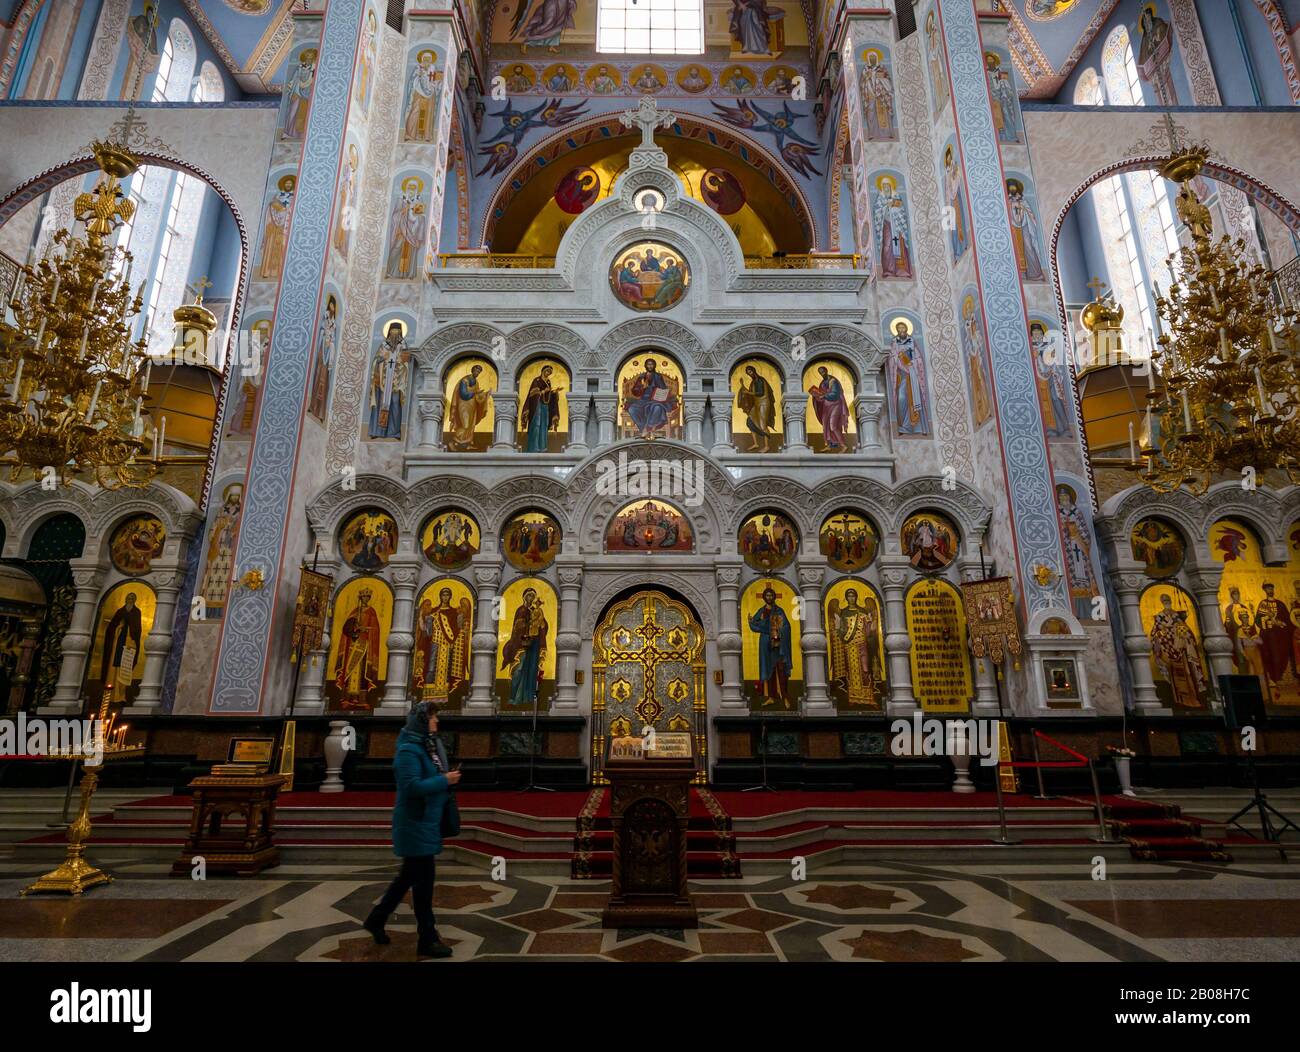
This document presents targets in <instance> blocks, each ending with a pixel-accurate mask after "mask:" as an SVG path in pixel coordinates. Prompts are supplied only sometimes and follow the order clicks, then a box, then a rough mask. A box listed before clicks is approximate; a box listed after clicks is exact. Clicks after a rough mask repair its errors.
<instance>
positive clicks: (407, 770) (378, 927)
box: [364, 701, 460, 957]
mask: <svg viewBox="0 0 1300 1052" xmlns="http://www.w3.org/2000/svg"><path fill="white" fill-rule="evenodd" d="M393 775H394V778H395V780H396V782H397V800H396V801H395V802H394V804H393V854H395V855H397V856H398V857H399V858H401V860H402V869H401V872H400V873H398V874H397V876H396V877H394V878H393V882H392V883H391V884H390V885H388V890H387V891H385V892H384V897H383V898H382V899H380V900H379V904H378V905H377V906H376V907H375V908H374V909H373V910H371V911H370V916H368V917H367V918H366V920H365V925H364V927H365V929H366V931H368V932H370V934H371V935H373V936H374V938H375V942H377V943H379V944H380V945H387V943H388V941H389V939H388V935H387V933H386V932H385V931H384V923H385V922H386V921H387V920H388V918H389V917H390V916H391V915H392V913H393V911H394V910H395V909H397V907H398V905H399V904H400V903H401V901H402V899H403V898H405V897H406V893H407V891H410V892H411V905H412V906H413V907H414V908H415V924H416V930H417V932H418V933H419V941H418V943H417V946H416V953H417V954H418V955H419V956H421V957H450V956H451V947H450V946H448V945H446V943H444V942H442V941H441V940H440V939H439V938H438V929H437V928H436V927H435V926H434V922H433V880H434V860H435V858H436V857H437V856H438V854H439V853H440V852H441V851H442V812H443V809H444V808H445V807H446V805H447V794H448V792H449V791H450V789H451V787H452V786H453V785H455V784H456V783H457V782H459V781H460V771H459V770H455V771H453V770H451V769H450V768H449V765H448V763H447V751H446V749H444V748H443V745H442V741H441V740H440V739H439V738H438V710H437V708H436V707H435V706H434V705H433V704H432V703H431V702H427V701H422V702H420V704H418V705H416V706H415V708H414V709H412V710H411V714H410V715H409V716H408V717H407V718H406V726H405V727H404V728H402V733H401V734H399V735H398V736H397V751H396V752H395V753H394V755H393Z"/></svg>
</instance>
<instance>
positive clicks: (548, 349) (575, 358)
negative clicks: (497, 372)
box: [501, 322, 591, 387]
mask: <svg viewBox="0 0 1300 1052" xmlns="http://www.w3.org/2000/svg"><path fill="white" fill-rule="evenodd" d="M590 354H591V348H590V347H588V345H587V341H586V340H584V339H583V338H582V337H581V336H579V335H578V334H577V333H576V332H574V331H573V330H572V329H568V328H565V327H564V326H563V325H555V324H553V323H551V322H535V323H533V324H530V325H521V326H520V327H519V328H517V329H514V330H512V331H511V332H510V333H509V334H508V335H507V336H506V361H505V362H503V363H502V367H501V368H502V371H505V370H507V369H508V370H509V371H510V376H511V380H512V383H513V384H514V386H516V387H517V386H518V383H517V382H516V381H517V380H518V377H519V370H520V369H522V368H523V367H524V366H525V365H526V364H527V363H528V362H529V361H530V360H532V359H533V358H541V357H550V358H558V359H559V360H560V361H561V362H563V363H564V366H565V368H566V369H568V370H569V375H570V376H577V375H578V374H579V373H580V372H582V371H583V370H585V369H586V368H587V363H588V361H589V358H590Z"/></svg>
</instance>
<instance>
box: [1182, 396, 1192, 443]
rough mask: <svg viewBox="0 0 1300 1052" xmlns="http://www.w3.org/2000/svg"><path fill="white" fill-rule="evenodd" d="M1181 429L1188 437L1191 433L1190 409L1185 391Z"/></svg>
mask: <svg viewBox="0 0 1300 1052" xmlns="http://www.w3.org/2000/svg"><path fill="white" fill-rule="evenodd" d="M1183 427H1185V428H1186V429H1187V433H1188V434H1189V435H1190V434H1191V433H1192V407H1191V405H1190V403H1188V401H1187V392H1186V391H1184V392H1183Z"/></svg>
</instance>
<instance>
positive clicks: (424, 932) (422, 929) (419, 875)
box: [369, 855, 438, 943]
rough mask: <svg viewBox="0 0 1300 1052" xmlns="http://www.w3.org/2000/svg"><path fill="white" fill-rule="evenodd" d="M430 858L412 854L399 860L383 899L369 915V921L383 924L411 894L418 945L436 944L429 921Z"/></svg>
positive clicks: (431, 898) (431, 907)
mask: <svg viewBox="0 0 1300 1052" xmlns="http://www.w3.org/2000/svg"><path fill="white" fill-rule="evenodd" d="M435 859H436V856H434V855H414V856H408V857H406V858H404V859H402V869H401V872H400V873H398V874H397V876H395V877H394V878H393V882H392V883H391V884H389V885H388V890H387V891H385V892H384V897H383V898H382V899H380V900H379V904H378V905H377V906H375V908H374V909H373V910H371V912H370V918H369V919H370V920H371V921H376V922H378V923H379V924H383V923H384V922H385V921H387V920H388V918H389V917H390V916H392V914H393V911H394V910H396V909H397V907H398V906H400V905H401V904H402V899H404V898H405V897H406V893H407V892H408V891H409V892H410V893H411V905H412V906H413V907H414V908H415V927H416V931H417V932H419V939H420V942H421V943H426V942H437V941H438V929H437V928H436V927H435V926H434V922H433V879H434V861H435Z"/></svg>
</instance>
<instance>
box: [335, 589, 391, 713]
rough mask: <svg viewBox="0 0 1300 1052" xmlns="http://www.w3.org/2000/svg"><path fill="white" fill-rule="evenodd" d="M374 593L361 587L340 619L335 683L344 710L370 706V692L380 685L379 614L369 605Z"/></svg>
mask: <svg viewBox="0 0 1300 1052" xmlns="http://www.w3.org/2000/svg"><path fill="white" fill-rule="evenodd" d="M373 595H374V593H373V592H372V591H371V590H370V589H369V588H363V589H361V591H359V592H358V593H357V604H356V606H354V607H353V608H352V609H351V611H349V613H348V616H347V619H346V620H345V621H344V622H343V631H342V635H341V636H340V638H339V654H338V657H337V658H336V659H335V661H334V684H335V686H337V687H338V689H339V705H340V707H341V708H344V709H369V708H371V704H370V698H369V694H370V691H371V690H373V689H374V688H375V687H376V686H378V684H379V642H380V625H379V615H378V614H377V613H376V612H375V608H374V607H373V606H371V605H370V600H371V598H372V597H373Z"/></svg>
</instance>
